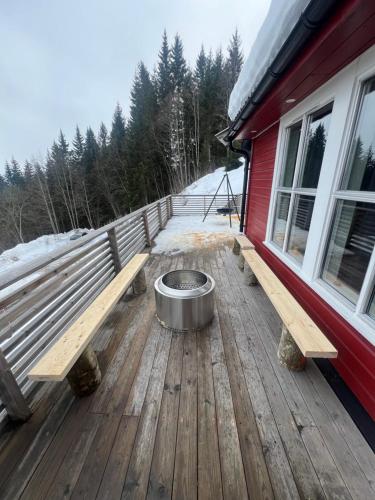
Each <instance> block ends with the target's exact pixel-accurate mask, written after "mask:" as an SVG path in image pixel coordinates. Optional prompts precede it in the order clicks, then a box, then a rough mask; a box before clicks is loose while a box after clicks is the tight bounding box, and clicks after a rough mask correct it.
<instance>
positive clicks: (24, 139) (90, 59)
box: [0, 0, 270, 171]
mask: <svg viewBox="0 0 375 500" xmlns="http://www.w3.org/2000/svg"><path fill="white" fill-rule="evenodd" d="M269 3H270V2H269V0H230V1H229V2H228V1H224V0H175V1H173V0H169V1H167V0H136V1H135V0H101V1H99V0H63V1H57V0H32V1H30V0H29V1H27V0H14V1H9V0H0V34H1V38H0V40H1V71H0V103H1V104H0V124H1V125H0V127H1V128H0V171H3V167H4V163H5V160H7V159H8V160H9V159H10V158H11V157H12V155H14V157H15V158H16V159H17V160H18V161H19V162H21V163H22V164H23V162H24V160H25V159H26V158H28V159H31V158H32V157H39V156H40V155H41V156H42V157H44V155H45V152H46V149H47V147H49V146H50V145H51V143H52V141H53V140H54V139H55V138H56V137H57V134H58V131H59V129H60V128H61V129H62V131H63V132H64V133H65V135H66V137H67V139H68V140H69V141H70V140H71V139H72V136H73V133H74V130H75V126H76V124H78V125H79V127H80V128H81V131H82V132H84V131H85V129H86V127H87V126H89V125H90V126H92V127H93V129H94V131H95V133H96V132H97V129H98V126H99V124H100V122H101V121H104V123H105V124H106V125H107V126H110V123H111V118H112V114H113V110H114V107H115V104H116V102H117V101H119V102H120V104H121V106H122V107H123V109H124V111H125V113H127V110H128V104H129V92H130V88H131V84H132V80H133V77H134V72H135V68H136V65H137V63H138V61H140V60H143V61H144V62H145V63H146V65H147V66H148V68H149V69H152V67H153V66H154V64H155V62H156V60H157V54H158V51H159V48H160V44H161V36H162V33H163V30H164V28H166V30H167V33H168V35H169V38H170V39H171V38H172V37H173V36H174V34H175V33H176V32H178V33H179V34H180V35H181V37H182V40H183V43H184V49H185V56H186V58H187V60H188V61H189V62H191V63H194V61H195V58H196V55H197V53H198V52H199V49H200V45H201V44H202V43H203V44H204V46H205V48H207V49H209V48H213V49H216V48H217V47H218V46H220V45H221V46H222V48H223V49H224V50H225V49H226V47H227V45H228V42H229V39H230V36H231V34H232V33H233V32H234V30H235V28H236V27H238V30H239V32H240V35H241V38H242V41H243V50H244V53H245V55H247V53H248V51H249V49H250V47H251V45H252V43H253V41H254V39H255V36H256V33H257V31H258V30H259V28H260V25H261V23H262V21H263V19H264V18H265V16H266V13H267V10H268V6H269Z"/></svg>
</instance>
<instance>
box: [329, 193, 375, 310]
mask: <svg viewBox="0 0 375 500" xmlns="http://www.w3.org/2000/svg"><path fill="white" fill-rule="evenodd" d="M374 242H375V206H374V205H373V204H371V203H364V202H360V201H351V200H338V201H337V205H336V211H335V215H334V220H333V224H332V229H331V232H330V240H329V243H328V247H327V251H326V256H325V260H324V264H323V272H322V278H323V279H324V280H325V281H326V282H327V283H329V284H330V285H331V286H332V287H333V288H335V289H336V290H337V291H338V292H340V293H341V294H342V295H344V296H345V297H346V298H347V299H349V300H350V301H351V302H353V303H356V302H357V299H358V296H359V293H360V291H361V287H362V284H363V280H364V277H365V274H366V271H367V266H368V263H369V261H370V257H371V253H372V250H373V248H374Z"/></svg>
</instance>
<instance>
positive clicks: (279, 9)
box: [228, 0, 310, 121]
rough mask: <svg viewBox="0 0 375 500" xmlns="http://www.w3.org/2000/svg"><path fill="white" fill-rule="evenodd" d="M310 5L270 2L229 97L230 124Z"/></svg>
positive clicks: (301, 0) (296, 1) (282, 0)
mask: <svg viewBox="0 0 375 500" xmlns="http://www.w3.org/2000/svg"><path fill="white" fill-rule="evenodd" d="M309 3H310V0H272V2H271V5H270V8H269V11H268V14H267V17H266V19H265V21H264V23H263V25H262V27H261V28H260V30H259V33H258V35H257V38H256V40H255V42H254V44H253V46H252V47H251V49H250V53H249V56H248V58H247V59H246V61H245V64H244V65H243V68H242V70H241V73H240V75H239V77H238V80H237V82H236V84H235V86H234V88H233V90H232V93H231V95H230V100H229V109H228V114H229V118H230V119H231V120H232V121H234V120H235V119H236V117H237V115H238V113H239V112H240V111H241V110H242V108H243V106H244V105H245V103H246V101H247V100H248V98H249V97H250V96H251V94H252V93H253V92H254V90H255V88H256V87H257V85H258V83H259V82H260V80H261V79H262V78H263V76H264V75H265V73H266V71H267V69H268V68H269V67H270V65H271V64H272V62H273V60H274V59H275V57H276V55H277V54H278V52H279V50H280V49H281V47H282V46H283V44H284V42H285V41H286V39H287V38H288V36H289V35H290V33H291V32H292V30H293V28H294V26H295V25H296V23H297V21H298V19H299V18H300V16H301V14H302V12H303V11H304V10H305V8H306V7H307V5H308V4H309Z"/></svg>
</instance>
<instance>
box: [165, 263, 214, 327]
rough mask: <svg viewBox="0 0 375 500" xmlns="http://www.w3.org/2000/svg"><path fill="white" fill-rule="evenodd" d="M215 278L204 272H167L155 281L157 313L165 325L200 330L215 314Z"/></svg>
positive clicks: (185, 270)
mask: <svg viewBox="0 0 375 500" xmlns="http://www.w3.org/2000/svg"><path fill="white" fill-rule="evenodd" d="M214 289H215V281H214V280H213V279H212V278H211V276H209V275H208V274H206V273H202V272H200V271H192V270H187V269H183V270H178V271H170V272H169V273H166V274H163V275H162V276H160V278H158V279H157V280H156V281H155V299H156V312H157V316H158V318H159V321H160V322H161V324H162V325H163V326H165V327H166V328H171V329H172V330H177V331H182V332H186V331H189V330H200V329H201V328H203V327H204V326H206V325H207V324H208V323H209V322H210V321H211V320H212V317H213V315H214V295H213V294H214Z"/></svg>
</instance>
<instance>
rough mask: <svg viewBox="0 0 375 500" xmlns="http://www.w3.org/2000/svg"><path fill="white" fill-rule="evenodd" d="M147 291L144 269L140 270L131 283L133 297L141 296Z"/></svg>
mask: <svg viewBox="0 0 375 500" xmlns="http://www.w3.org/2000/svg"><path fill="white" fill-rule="evenodd" d="M146 290H147V284H146V273H145V270H144V269H141V270H140V271H139V273H138V274H137V276H136V277H135V278H134V281H133V293H134V295H141V294H142V293H144V292H145V291H146Z"/></svg>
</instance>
